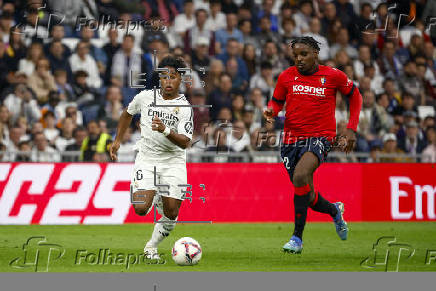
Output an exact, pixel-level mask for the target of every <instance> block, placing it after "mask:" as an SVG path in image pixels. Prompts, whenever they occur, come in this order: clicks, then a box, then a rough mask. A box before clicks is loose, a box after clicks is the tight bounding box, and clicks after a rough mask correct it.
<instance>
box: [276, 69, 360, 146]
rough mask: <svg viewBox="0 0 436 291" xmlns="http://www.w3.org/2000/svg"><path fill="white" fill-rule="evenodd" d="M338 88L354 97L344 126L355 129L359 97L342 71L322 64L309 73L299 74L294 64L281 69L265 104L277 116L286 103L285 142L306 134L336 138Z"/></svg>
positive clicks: (305, 136)
mask: <svg viewBox="0 0 436 291" xmlns="http://www.w3.org/2000/svg"><path fill="white" fill-rule="evenodd" d="M338 90H339V92H341V93H342V94H344V95H346V96H347V97H354V96H355V98H354V99H355V100H354V101H353V102H351V99H350V112H351V114H350V121H349V123H348V126H347V127H348V128H351V129H353V130H354V131H356V129H357V124H358V122H359V112H360V108H361V105H362V97H361V96H360V93H359V90H358V89H357V88H356V87H355V86H354V84H353V82H352V81H351V80H350V79H348V77H347V75H345V73H343V72H342V71H340V70H338V69H336V68H331V67H328V66H322V65H319V66H318V70H317V71H316V72H315V73H313V74H311V75H302V74H300V73H299V72H298V70H297V68H296V67H295V66H292V67H289V68H288V69H286V70H285V71H283V72H282V73H281V74H280V76H279V78H278V81H277V85H276V88H275V90H274V95H273V97H272V100H271V101H270V102H269V103H268V107H272V108H273V109H274V115H275V116H276V115H277V114H278V113H279V112H280V111H281V110H282V108H283V105H284V104H285V103H286V115H285V127H284V139H283V141H284V143H285V144H289V143H294V142H295V141H296V140H298V139H300V138H307V137H328V138H333V137H335V136H336V118H335V109H336V92H337V91H338ZM352 107H353V108H352ZM356 112H357V114H356Z"/></svg>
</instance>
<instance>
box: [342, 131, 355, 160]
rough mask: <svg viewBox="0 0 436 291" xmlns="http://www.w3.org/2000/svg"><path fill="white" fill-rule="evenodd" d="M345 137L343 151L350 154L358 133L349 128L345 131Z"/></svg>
mask: <svg viewBox="0 0 436 291" xmlns="http://www.w3.org/2000/svg"><path fill="white" fill-rule="evenodd" d="M345 138H346V144H345V147H344V149H343V151H344V152H345V153H347V154H348V153H349V152H351V151H352V150H353V148H354V146H355V145H356V133H354V131H353V130H352V129H349V128H347V131H346V132H345Z"/></svg>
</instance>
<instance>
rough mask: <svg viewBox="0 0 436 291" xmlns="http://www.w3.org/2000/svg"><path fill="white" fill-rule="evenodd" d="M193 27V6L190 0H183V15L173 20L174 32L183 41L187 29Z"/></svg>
mask: <svg viewBox="0 0 436 291" xmlns="http://www.w3.org/2000/svg"><path fill="white" fill-rule="evenodd" d="M194 25H195V17H194V4H193V3H192V0H185V2H184V3H183V13H181V14H179V15H177V16H176V18H175V19H174V30H175V32H176V33H177V34H179V36H180V37H181V38H182V39H183V37H184V34H185V33H186V31H187V30H188V29H191V28H192V27H193V26H194Z"/></svg>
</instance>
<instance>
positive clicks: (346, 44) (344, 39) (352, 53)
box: [330, 27, 357, 59]
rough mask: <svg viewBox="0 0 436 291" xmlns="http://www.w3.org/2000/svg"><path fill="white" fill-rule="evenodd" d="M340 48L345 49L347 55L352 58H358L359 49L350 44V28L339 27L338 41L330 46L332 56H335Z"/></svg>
mask: <svg viewBox="0 0 436 291" xmlns="http://www.w3.org/2000/svg"><path fill="white" fill-rule="evenodd" d="M339 50H345V51H346V52H347V55H348V56H349V57H350V58H352V59H355V58H357V50H356V49H355V48H354V47H353V46H351V45H350V37H349V35H348V30H347V29H346V28H344V27H342V28H340V29H339V31H338V34H337V36H336V43H335V44H333V45H332V46H331V47H330V56H331V57H332V58H333V57H334V56H335V55H336V53H337V52H338V51H339Z"/></svg>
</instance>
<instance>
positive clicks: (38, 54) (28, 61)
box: [18, 42, 44, 76]
mask: <svg viewBox="0 0 436 291" xmlns="http://www.w3.org/2000/svg"><path fill="white" fill-rule="evenodd" d="M43 57H44V52H43V50H42V45H41V43H39V42H33V43H32V44H30V46H29V47H28V49H27V54H26V58H25V59H24V58H23V59H21V60H20V61H19V62H18V71H20V72H24V73H26V75H27V76H30V75H32V73H33V71H34V70H35V67H36V63H37V62H38V60H39V59H41V58H43Z"/></svg>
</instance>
